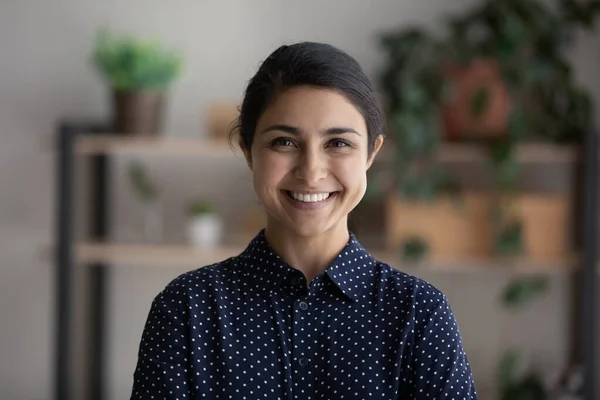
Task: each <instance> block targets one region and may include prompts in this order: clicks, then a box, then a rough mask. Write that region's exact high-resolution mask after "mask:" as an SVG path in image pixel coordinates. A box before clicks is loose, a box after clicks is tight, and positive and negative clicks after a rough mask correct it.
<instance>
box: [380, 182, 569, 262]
mask: <svg viewBox="0 0 600 400" xmlns="http://www.w3.org/2000/svg"><path fill="white" fill-rule="evenodd" d="M462 206H463V208H462V210H461V209H458V208H457V206H456V205H455V202H454V200H453V199H452V198H450V197H441V198H439V199H437V200H436V201H434V202H432V203H426V202H422V201H407V200H404V199H401V198H400V197H399V196H390V197H389V198H388V201H387V205H386V214H387V216H386V244H387V247H388V249H389V250H392V251H398V250H399V249H400V248H401V246H402V243H403V242H404V241H405V240H407V239H409V238H411V237H414V236H418V237H421V238H423V239H424V240H425V241H426V242H427V243H428V245H429V255H428V256H429V257H430V258H432V259H434V260H435V259H441V260H456V259H489V258H490V257H492V256H493V240H494V237H493V223H492V213H491V210H492V198H491V196H489V195H485V194H476V193H466V194H465V195H464V197H463V200H462ZM515 212H516V213H517V215H518V217H519V218H520V220H521V221H522V222H523V241H524V247H525V254H524V257H525V258H527V259H528V260H531V261H536V262H556V261H559V262H560V261H566V260H568V259H569V257H570V256H571V246H570V235H571V229H570V222H571V219H570V212H571V204H570V201H569V198H568V197H566V196H561V195H537V194H528V193H523V194H522V195H520V196H519V197H518V198H517V199H516V201H515Z"/></svg>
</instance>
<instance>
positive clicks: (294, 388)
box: [131, 231, 477, 400]
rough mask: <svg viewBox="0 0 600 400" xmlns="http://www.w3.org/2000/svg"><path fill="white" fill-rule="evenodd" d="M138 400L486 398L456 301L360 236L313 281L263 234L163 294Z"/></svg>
mask: <svg viewBox="0 0 600 400" xmlns="http://www.w3.org/2000/svg"><path fill="white" fill-rule="evenodd" d="M131 398H132V399H169V400H176V399H178V400H183V399H236V400H237V399H248V400H256V399H302V400H306V399H385V400H390V399H476V398H477V395H476V393H475V387H474V384H473V378H472V374H471V368H470V366H469V362H468V360H467V356H466V355H465V352H464V350H463V346H462V341H461V336H460V333H459V330H458V327H457V324H456V321H455V319H454V316H453V314H452V311H451V310H450V306H449V304H448V300H447V299H446V297H445V296H444V295H443V294H442V293H441V292H440V291H438V290H437V289H435V288H434V287H433V286H431V285H429V284H428V283H426V282H424V281H422V280H420V279H418V278H415V277H412V276H409V275H407V274H404V273H402V272H400V271H398V270H395V269H393V268H391V267H390V266H389V265H387V264H384V263H381V262H378V261H376V260H375V259H374V258H373V257H372V256H370V255H369V253H367V251H366V250H365V249H364V248H363V247H362V246H361V245H360V244H359V243H358V242H357V240H356V238H355V236H354V235H351V238H350V240H349V242H348V244H347V245H346V246H345V248H344V249H343V250H342V251H341V253H340V254H339V255H338V257H337V258H336V260H335V261H334V262H333V263H332V264H331V265H330V266H329V268H327V270H326V271H325V272H324V273H322V274H320V275H318V276H317V277H316V278H315V279H314V280H313V282H311V284H310V285H308V284H307V282H306V279H305V277H304V274H303V273H302V272H300V271H299V270H297V269H294V268H292V267H291V266H289V265H288V264H286V263H285V262H284V261H283V260H282V259H281V258H279V257H278V256H277V255H276V254H275V252H274V251H273V250H272V249H271V247H270V246H269V245H268V244H267V242H266V240H265V236H264V231H263V232H260V233H259V234H258V235H257V236H256V238H254V239H253V241H252V242H251V243H250V244H249V245H248V247H247V248H246V250H244V252H243V253H241V254H240V255H238V256H236V257H232V258H230V259H228V260H225V261H223V262H220V263H217V264H214V265H210V266H207V267H204V268H200V269H197V270H195V271H191V272H188V273H185V274H183V275H181V276H179V277H178V278H176V279H175V280H174V281H172V282H171V283H170V284H169V285H167V287H166V288H165V289H164V290H163V291H162V292H161V293H160V294H159V295H158V296H157V297H156V298H155V299H154V301H153V303H152V306H151V310H150V313H149V316H148V319H147V322H146V326H145V328H144V332H143V334H142V340H141V344H140V348H139V354H138V362H137V367H136V370H135V373H134V385H133V392H132V396H131Z"/></svg>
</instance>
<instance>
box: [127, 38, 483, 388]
mask: <svg viewBox="0 0 600 400" xmlns="http://www.w3.org/2000/svg"><path fill="white" fill-rule="evenodd" d="M240 111H241V113H240V117H239V124H238V129H237V130H236V132H237V133H238V134H239V144H240V146H241V148H242V150H243V152H244V155H245V158H246V161H247V163H248V167H249V168H250V170H251V171H252V173H253V181H254V189H255V191H256V194H257V196H258V198H259V200H260V201H261V203H262V204H263V205H264V208H265V211H266V213H267V224H266V227H265V229H264V230H262V231H261V232H260V233H258V235H257V236H256V237H255V238H254V239H253V240H252V242H251V243H250V244H249V245H248V247H247V248H246V249H245V251H243V252H242V253H241V254H240V255H238V256H236V257H232V258H230V259H227V260H224V261H222V262H220V263H217V264H214V265H210V266H207V267H204V268H200V269H197V270H195V271H191V272H188V273H185V274H183V275H181V276H179V277H178V278H177V279H175V280H174V281H173V282H171V283H170V284H169V285H168V286H167V287H166V288H165V289H164V290H163V291H162V292H161V293H160V294H159V295H158V296H157V297H156V298H155V300H154V302H153V303H152V307H151V310H150V314H149V316H148V320H147V323H146V327H145V329H144V333H143V335H142V341H141V345H140V349H139V359H138V364H137V368H136V371H135V374H134V387H133V394H132V399H173V400H175V399H179V400H181V399H248V400H250V399H252V400H254V399H317V398H324V399H334V398H344V399H370V398H377V399H386V400H389V399H446V398H448V399H450V398H453V399H475V398H476V394H475V388H474V385H473V379H472V376H471V369H470V366H469V363H468V361H467V357H466V355H465V352H464V350H463V347H462V341H461V337H460V333H459V330H458V327H457V325H456V322H455V319H454V316H453V314H452V312H451V310H450V307H449V304H448V301H447V299H446V297H445V296H444V295H443V294H442V293H440V292H439V291H438V290H436V289H435V288H434V287H432V286H431V285H429V284H427V283H426V282H424V281H422V280H419V279H417V278H415V277H412V276H409V275H407V274H404V273H402V272H400V271H398V270H395V269H393V268H391V267H390V266H389V265H386V264H384V263H382V262H379V261H377V260H375V259H374V258H373V257H372V256H371V255H369V253H368V252H367V251H366V250H365V249H364V248H363V247H362V246H361V245H360V244H359V243H358V242H357V240H356V238H355V237H354V235H353V234H352V233H351V232H349V231H348V224H347V219H348V214H349V213H350V212H351V211H352V209H353V208H354V207H355V206H356V205H357V204H358V203H359V201H360V200H361V198H362V197H363V195H364V193H365V189H366V185H367V179H366V172H367V170H368V169H369V167H370V166H371V164H372V163H373V160H374V158H375V156H376V155H377V152H378V151H379V149H380V148H381V145H382V143H383V136H382V130H383V123H382V120H383V118H382V112H381V109H380V106H379V104H378V101H377V97H376V94H375V92H374V90H373V87H372V85H371V83H370V82H369V80H368V79H367V77H366V76H365V74H364V73H363V72H362V70H361V68H360V66H359V65H358V63H357V62H356V61H355V60H354V59H353V58H351V57H350V56H349V55H347V54H345V53H344V52H342V51H340V50H338V49H336V48H334V47H332V46H329V45H326V44H319V43H298V44H294V45H291V46H282V47H280V48H279V49H277V50H276V51H275V52H274V53H273V54H271V56H270V57H269V58H268V59H267V60H265V61H264V62H263V63H262V65H261V66H260V68H259V70H258V72H257V73H256V75H255V76H254V77H253V78H252V80H251V81H250V82H249V84H248V87H247V89H246V93H245V97H244V100H243V103H242V106H241V110H240Z"/></svg>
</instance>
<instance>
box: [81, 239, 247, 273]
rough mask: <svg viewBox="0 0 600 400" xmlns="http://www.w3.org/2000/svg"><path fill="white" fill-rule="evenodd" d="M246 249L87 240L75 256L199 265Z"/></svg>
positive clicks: (96, 260) (93, 260)
mask: <svg viewBox="0 0 600 400" xmlns="http://www.w3.org/2000/svg"><path fill="white" fill-rule="evenodd" d="M243 250H244V247H243V246H224V247H218V248H216V249H206V250H205V249H201V248H197V247H192V246H186V245H162V244H161V245H146V244H131V245H130V244H98V243H85V244H79V245H77V246H76V249H75V260H76V262H78V263H80V264H91V263H108V264H125V265H132V266H145V267H146V266H160V267H182V268H184V267H185V268H199V267H202V266H205V265H209V264H213V263H215V262H218V261H222V260H225V259H227V258H229V257H232V256H235V255H237V254H239V253H241V252H242V251H243Z"/></svg>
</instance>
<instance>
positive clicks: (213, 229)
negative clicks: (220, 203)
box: [188, 215, 223, 247]
mask: <svg viewBox="0 0 600 400" xmlns="http://www.w3.org/2000/svg"><path fill="white" fill-rule="evenodd" d="M222 232H223V224H222V222H221V218H219V216H217V215H201V216H198V217H193V218H191V219H190V220H189V222H188V239H189V241H190V244H191V245H194V246H197V247H215V246H218V245H219V242H220V241H221V235H222Z"/></svg>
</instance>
